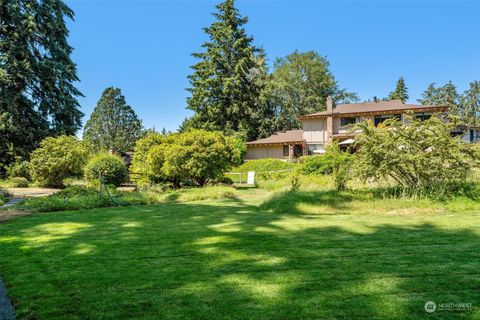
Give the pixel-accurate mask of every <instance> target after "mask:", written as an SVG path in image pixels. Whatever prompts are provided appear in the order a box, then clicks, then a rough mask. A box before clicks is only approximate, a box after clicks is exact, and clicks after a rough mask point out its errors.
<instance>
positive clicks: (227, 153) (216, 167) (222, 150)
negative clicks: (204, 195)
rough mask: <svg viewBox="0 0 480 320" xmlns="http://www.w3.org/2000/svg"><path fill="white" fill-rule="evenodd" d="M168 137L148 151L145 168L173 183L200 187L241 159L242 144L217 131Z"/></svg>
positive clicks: (186, 133) (190, 132)
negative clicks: (185, 181)
mask: <svg viewBox="0 0 480 320" xmlns="http://www.w3.org/2000/svg"><path fill="white" fill-rule="evenodd" d="M168 138H169V139H168V141H165V143H163V144H160V145H158V146H155V147H153V148H152V149H151V150H150V151H149V154H148V158H147V165H148V167H149V170H150V172H151V173H154V174H155V173H156V174H158V175H159V176H160V177H162V178H164V179H166V180H168V181H171V182H173V183H175V184H178V183H179V182H180V181H182V180H190V181H191V182H193V184H195V185H198V186H203V185H205V184H206V183H208V182H209V181H211V180H213V179H216V178H218V177H221V176H222V175H223V173H225V172H226V171H228V170H229V169H230V168H232V166H234V165H237V164H239V163H240V161H241V160H242V158H243V153H244V147H243V144H242V143H240V142H239V141H238V139H235V138H232V137H228V136H224V135H223V134H221V133H219V132H208V131H203V130H192V131H189V132H185V133H180V134H175V135H170V136H168Z"/></svg>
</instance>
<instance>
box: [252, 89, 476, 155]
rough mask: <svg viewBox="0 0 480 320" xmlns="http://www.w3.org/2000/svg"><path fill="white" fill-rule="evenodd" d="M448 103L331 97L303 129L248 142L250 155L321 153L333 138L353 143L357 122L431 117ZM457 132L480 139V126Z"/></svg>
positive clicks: (305, 118)
mask: <svg viewBox="0 0 480 320" xmlns="http://www.w3.org/2000/svg"><path fill="white" fill-rule="evenodd" d="M448 108H449V107H448V106H428V105H415V104H405V103H403V102H402V101H401V100H389V101H383V100H381V101H380V100H375V101H373V102H363V103H349V104H339V105H336V106H335V104H334V101H333V100H332V98H330V97H329V98H328V99H327V110H326V111H322V112H316V113H312V114H308V115H304V116H301V117H300V119H301V121H302V123H303V130H288V131H285V132H277V133H275V134H273V135H271V136H270V137H268V138H264V139H259V140H255V141H251V142H248V143H247V155H246V159H247V160H250V159H261V158H277V159H285V160H288V159H295V158H297V157H299V156H302V155H309V154H316V153H318V154H321V153H323V152H324V150H325V147H326V146H327V145H328V144H329V143H331V142H332V141H334V140H335V141H337V142H338V143H339V144H341V145H348V144H351V143H353V137H354V136H355V134H357V133H356V132H351V128H352V126H353V125H354V124H355V123H358V122H361V121H367V120H370V121H372V122H373V123H374V124H375V125H378V124H379V123H381V122H382V121H384V120H386V119H389V118H393V117H396V118H398V119H399V120H401V121H403V119H404V115H405V114H406V113H412V112H413V113H414V114H415V116H416V117H419V118H420V119H424V120H425V119H428V118H430V117H431V116H432V115H434V114H442V113H444V112H445V111H447V110H448ZM456 131H457V132H456V134H459V135H461V138H462V139H463V140H466V141H470V142H476V140H477V139H480V127H471V126H459V127H457V130H456Z"/></svg>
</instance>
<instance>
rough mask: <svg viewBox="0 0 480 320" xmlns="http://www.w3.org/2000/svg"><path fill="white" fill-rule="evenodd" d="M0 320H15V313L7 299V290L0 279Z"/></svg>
mask: <svg viewBox="0 0 480 320" xmlns="http://www.w3.org/2000/svg"><path fill="white" fill-rule="evenodd" d="M0 320H15V311H14V310H13V306H12V304H11V302H10V299H8V297H7V290H6V289H5V285H4V284H3V281H2V278H0Z"/></svg>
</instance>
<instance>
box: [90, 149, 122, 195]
mask: <svg viewBox="0 0 480 320" xmlns="http://www.w3.org/2000/svg"><path fill="white" fill-rule="evenodd" d="M100 177H102V178H103V179H104V181H103V182H105V183H106V184H112V185H114V186H117V187H118V186H119V185H121V184H122V183H123V182H125V180H126V179H127V167H126V166H125V162H124V161H123V159H122V158H120V157H119V156H117V155H114V154H108V153H100V154H97V155H95V156H93V157H92V158H91V159H90V160H89V161H88V163H87V165H86V166H85V180H87V181H94V180H99V179H100Z"/></svg>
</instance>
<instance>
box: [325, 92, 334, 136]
mask: <svg viewBox="0 0 480 320" xmlns="http://www.w3.org/2000/svg"><path fill="white" fill-rule="evenodd" d="M333 104H334V101H333V98H332V96H328V97H327V112H328V113H331V115H328V116H327V136H326V140H327V141H326V142H327V144H329V143H330V142H332V136H333Z"/></svg>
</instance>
